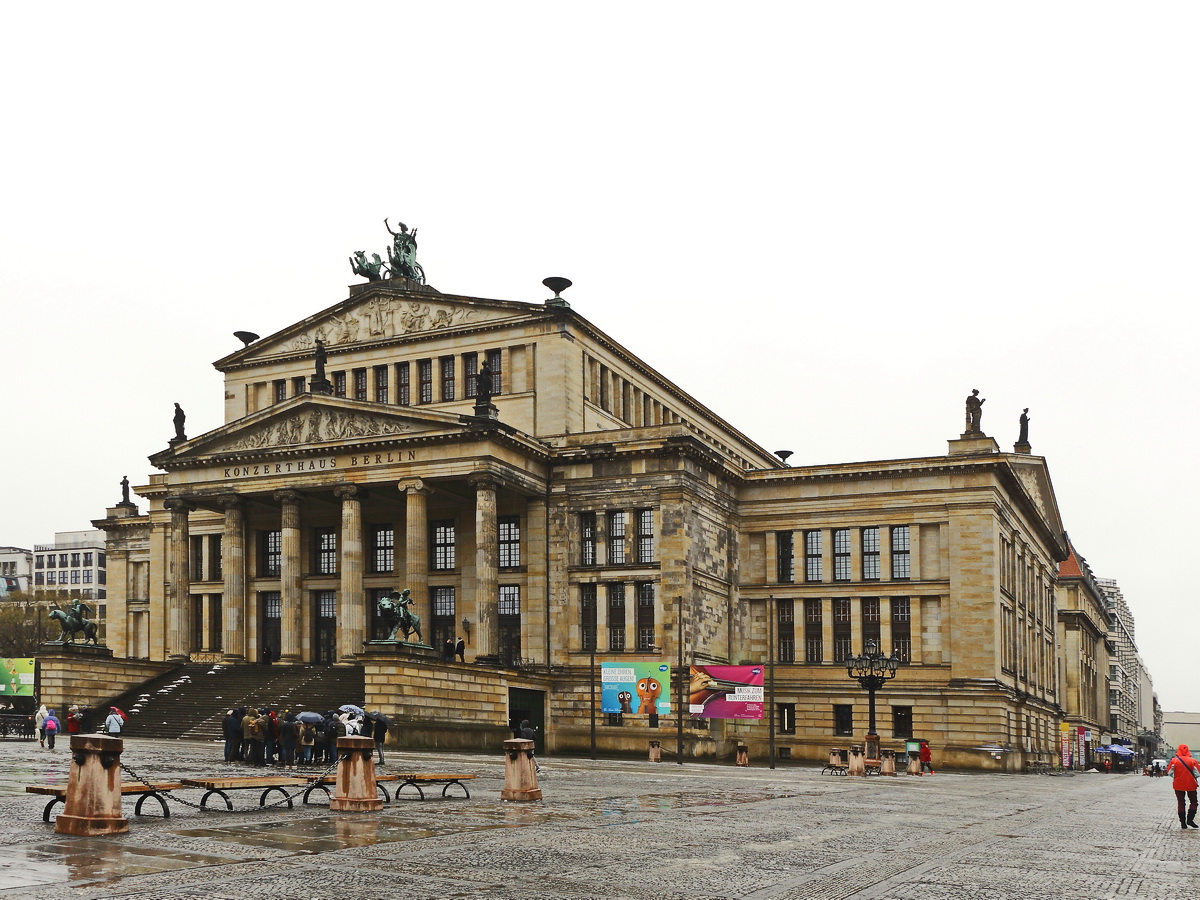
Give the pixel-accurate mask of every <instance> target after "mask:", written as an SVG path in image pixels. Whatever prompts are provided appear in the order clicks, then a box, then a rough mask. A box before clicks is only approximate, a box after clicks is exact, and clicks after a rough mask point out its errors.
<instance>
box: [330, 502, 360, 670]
mask: <svg viewBox="0 0 1200 900" xmlns="http://www.w3.org/2000/svg"><path fill="white" fill-rule="evenodd" d="M333 493H334V495H335V496H336V497H337V498H338V499H339V500H341V501H342V533H341V541H340V542H339V544H340V546H339V547H338V550H339V558H338V563H339V565H338V571H339V572H340V573H341V576H342V577H341V590H340V591H339V593H338V614H337V618H338V644H337V649H338V662H341V663H350V662H353V661H354V658H355V656H356V655H357V654H358V653H359V652H360V651H361V650H362V646H363V641H364V640H366V636H367V618H366V605H367V601H366V595H365V593H364V591H363V523H362V498H363V497H364V496H365V495H366V491H365V490H363V488H362V487H360V486H359V485H357V484H344V485H341V486H340V487H338V488H335V489H334V492H333Z"/></svg>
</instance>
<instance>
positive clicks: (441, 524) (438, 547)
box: [430, 519, 456, 572]
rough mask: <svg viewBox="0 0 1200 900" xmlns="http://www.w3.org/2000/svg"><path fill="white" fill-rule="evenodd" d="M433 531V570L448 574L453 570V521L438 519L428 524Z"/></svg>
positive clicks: (454, 563)
mask: <svg viewBox="0 0 1200 900" xmlns="http://www.w3.org/2000/svg"><path fill="white" fill-rule="evenodd" d="M430 528H431V529H432V530H433V568H434V570H435V571H438V572H448V571H450V570H452V569H454V568H455V565H456V562H455V554H454V520H453V519H439V520H437V521H434V522H431V523H430Z"/></svg>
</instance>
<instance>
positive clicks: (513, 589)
mask: <svg viewBox="0 0 1200 900" xmlns="http://www.w3.org/2000/svg"><path fill="white" fill-rule="evenodd" d="M498 612H499V614H500V615H499V628H498V629H497V630H498V632H499V639H500V641H499V643H500V661H501V662H502V663H504V664H505V665H510V666H511V665H518V664H519V663H520V660H521V588H520V587H519V586H517V585H515V584H502V585H500V597H499V604H498Z"/></svg>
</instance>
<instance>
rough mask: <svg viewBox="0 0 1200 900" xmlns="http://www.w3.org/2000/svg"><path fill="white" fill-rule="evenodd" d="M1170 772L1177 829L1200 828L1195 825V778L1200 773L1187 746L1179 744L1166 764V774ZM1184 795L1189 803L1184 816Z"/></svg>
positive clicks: (1197, 764)
mask: <svg viewBox="0 0 1200 900" xmlns="http://www.w3.org/2000/svg"><path fill="white" fill-rule="evenodd" d="M1172 772H1174V775H1175V778H1174V780H1173V781H1172V782H1171V786H1172V787H1173V788H1175V801H1176V805H1177V806H1178V807H1179V827H1180V828H1184V829H1186V828H1187V827H1188V826H1189V825H1190V826H1191V827H1192V828H1200V825H1197V824H1196V778H1197V774H1198V773H1200V763H1197V762H1196V760H1194V759H1192V754H1191V752H1190V751H1189V750H1188V745H1187V744H1180V745H1179V750H1178V751H1176V753H1175V756H1174V757H1173V758H1172V759H1171V761H1170V762H1169V763H1167V774H1168V775H1170V774H1172ZM1184 794H1186V795H1187V798H1188V800H1189V801H1190V803H1189V804H1188V811H1187V815H1186V816H1185V815H1184V812H1183V797H1184Z"/></svg>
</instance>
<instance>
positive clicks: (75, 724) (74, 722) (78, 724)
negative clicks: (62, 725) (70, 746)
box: [67, 706, 83, 740]
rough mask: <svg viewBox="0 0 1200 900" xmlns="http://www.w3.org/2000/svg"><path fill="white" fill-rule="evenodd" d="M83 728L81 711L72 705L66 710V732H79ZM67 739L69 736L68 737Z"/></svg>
mask: <svg viewBox="0 0 1200 900" xmlns="http://www.w3.org/2000/svg"><path fill="white" fill-rule="evenodd" d="M82 729H83V713H81V712H80V711H79V707H78V706H72V707H71V708H70V709H69V710H68V711H67V734H68V735H71V734H79V732H80V731H81V730H82ZM68 740H69V738H68Z"/></svg>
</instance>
